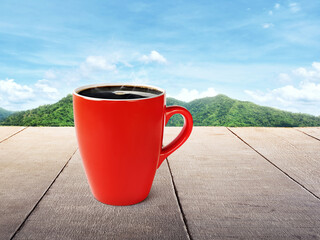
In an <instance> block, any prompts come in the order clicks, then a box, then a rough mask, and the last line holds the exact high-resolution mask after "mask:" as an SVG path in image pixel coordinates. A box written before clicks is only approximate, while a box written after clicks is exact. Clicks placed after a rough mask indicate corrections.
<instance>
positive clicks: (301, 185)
mask: <svg viewBox="0 0 320 240" xmlns="http://www.w3.org/2000/svg"><path fill="white" fill-rule="evenodd" d="M226 128H227V129H228V130H229V131H230V132H231V133H232V134H233V135H235V136H236V137H237V138H239V139H240V140H241V141H242V142H243V143H244V144H246V145H247V146H248V147H250V148H251V149H252V150H253V151H255V152H256V153H258V154H259V155H260V156H261V157H263V158H264V159H265V160H266V161H268V162H269V163H270V164H271V165H273V166H274V167H275V168H276V169H278V170H279V171H280V172H282V173H283V174H284V175H286V176H287V177H288V178H289V179H291V180H292V181H293V182H295V183H296V184H298V185H299V186H300V187H302V188H303V189H304V190H306V191H307V192H308V193H310V194H311V195H312V196H314V197H315V198H316V199H318V200H320V197H318V196H317V195H316V194H314V193H313V192H312V191H310V190H309V189H308V188H307V187H306V186H304V185H303V184H302V183H300V182H298V181H297V180H295V179H294V178H293V177H291V176H290V175H289V174H288V173H286V172H285V171H284V170H282V169H281V168H280V167H278V166H277V165H276V164H274V163H273V162H272V161H271V160H269V159H268V158H267V157H265V156H264V155H263V154H261V153H260V152H258V151H257V150H256V149H255V148H254V147H252V146H251V145H250V144H249V143H247V142H246V141H245V140H243V139H242V138H241V137H240V136H239V135H237V134H236V133H235V132H233V131H232V130H231V129H230V128H229V127H226ZM306 135H308V134H306ZM308 136H309V135H308ZM310 137H312V136H310ZM316 139H317V138H316ZM317 140H319V139H317Z"/></svg>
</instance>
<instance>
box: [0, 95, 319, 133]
mask: <svg viewBox="0 0 320 240" xmlns="http://www.w3.org/2000/svg"><path fill="white" fill-rule="evenodd" d="M171 105H180V106H183V107H185V108H187V109H188V110H189V111H190V112H191V114H192V116H193V119H194V125H195V126H265V127H297V126H300V127H302V126H320V117H315V116H312V115H308V114H300V113H290V112H286V111H281V110H278V109H274V108H270V107H262V106H259V105H256V104H254V103H251V102H244V101H239V100H235V99H231V98H229V97H227V96H225V95H217V96H215V97H207V98H202V99H196V100H194V101H192V102H189V103H186V102H182V101H179V100H176V99H174V98H167V106H171ZM182 124H183V119H182V117H181V116H179V115H177V116H173V117H172V118H171V120H170V121H169V123H168V125H169V126H181V125H182ZM0 125H21V126H73V111H72V96H71V95H68V96H67V97H65V98H63V99H61V100H60V101H59V102H57V103H55V104H51V105H44V106H40V107H38V108H35V109H32V110H28V111H22V112H17V113H14V114H12V115H11V116H9V117H7V118H6V119H4V120H3V121H2V122H0Z"/></svg>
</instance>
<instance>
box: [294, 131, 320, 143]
mask: <svg viewBox="0 0 320 240" xmlns="http://www.w3.org/2000/svg"><path fill="white" fill-rule="evenodd" d="M294 130H296V131H298V132H301V133H303V134H305V135H307V136H309V137H312V138H314V139H316V140H318V141H320V139H319V138H317V137H315V136H312V135H310V134H308V133H306V132H304V131H302V130H300V129H297V128H294Z"/></svg>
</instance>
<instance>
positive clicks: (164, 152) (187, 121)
mask: <svg viewBox="0 0 320 240" xmlns="http://www.w3.org/2000/svg"><path fill="white" fill-rule="evenodd" d="M174 114H181V115H182V116H183V119H184V124H183V128H182V130H181V132H180V133H179V135H178V136H177V137H176V138H175V139H174V140H173V141H172V142H171V143H169V144H168V145H166V146H165V147H163V148H162V149H161V152H160V158H159V162H158V166H157V168H159V167H160V165H161V163H162V162H163V161H164V160H165V159H166V158H167V157H168V156H169V155H170V154H171V153H173V152H174V151H175V150H177V149H178V148H179V147H180V146H181V145H182V144H183V143H184V142H185V141H187V139H188V138H189V136H190V134H191V131H192V126H193V119H192V115H191V113H190V112H189V111H188V110H187V109H185V108H184V107H180V106H170V107H166V109H165V123H166V124H165V125H167V123H168V121H169V119H170V118H171V117H172V116H173V115H174Z"/></svg>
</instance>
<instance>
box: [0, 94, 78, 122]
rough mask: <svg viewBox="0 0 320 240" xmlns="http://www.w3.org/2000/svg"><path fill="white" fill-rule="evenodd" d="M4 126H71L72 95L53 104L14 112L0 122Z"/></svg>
mask: <svg viewBox="0 0 320 240" xmlns="http://www.w3.org/2000/svg"><path fill="white" fill-rule="evenodd" d="M0 125H6V126H12V125H17V126H73V109H72V95H68V96H66V97H64V98H62V99H61V100H60V101H59V102H57V103H54V104H48V105H43V106H40V107H38V108H35V109H32V110H27V111H21V112H16V113H14V114H12V115H10V116H9V117H7V118H6V119H4V120H3V121H2V122H0Z"/></svg>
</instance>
